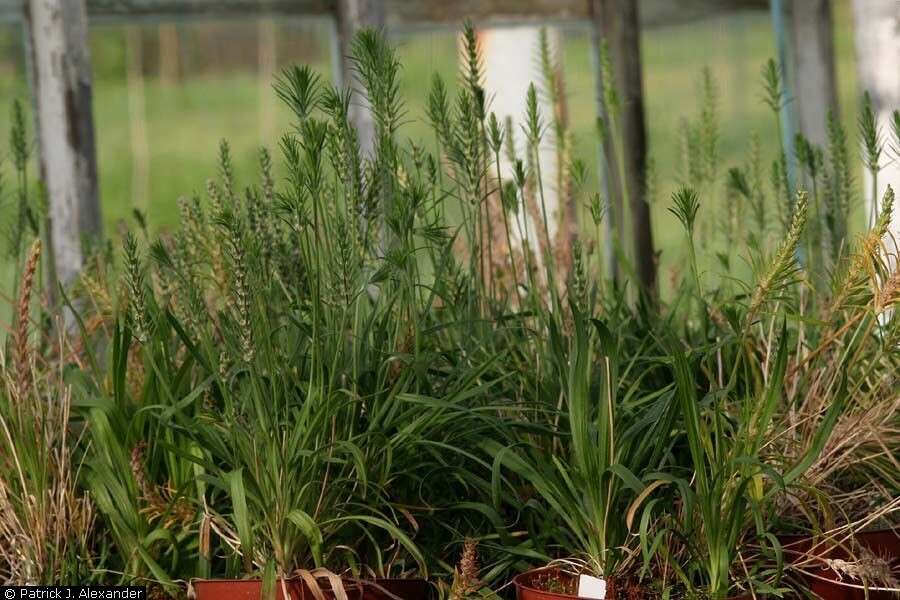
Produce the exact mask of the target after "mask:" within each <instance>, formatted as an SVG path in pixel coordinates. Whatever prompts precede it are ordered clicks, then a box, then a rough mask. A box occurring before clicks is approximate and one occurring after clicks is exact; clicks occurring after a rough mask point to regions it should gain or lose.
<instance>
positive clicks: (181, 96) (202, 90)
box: [0, 2, 862, 322]
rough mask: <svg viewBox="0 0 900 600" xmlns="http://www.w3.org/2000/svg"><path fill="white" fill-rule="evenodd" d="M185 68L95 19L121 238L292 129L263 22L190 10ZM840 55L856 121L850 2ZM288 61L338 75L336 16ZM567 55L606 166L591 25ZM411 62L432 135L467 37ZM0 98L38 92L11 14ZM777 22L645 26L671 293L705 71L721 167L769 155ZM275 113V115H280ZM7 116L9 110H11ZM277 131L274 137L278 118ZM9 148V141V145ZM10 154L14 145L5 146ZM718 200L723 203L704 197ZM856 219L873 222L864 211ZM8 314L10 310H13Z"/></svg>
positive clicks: (451, 38)
mask: <svg viewBox="0 0 900 600" xmlns="http://www.w3.org/2000/svg"><path fill="white" fill-rule="evenodd" d="M178 27H179V32H180V42H179V44H180V46H181V48H180V56H181V64H180V69H181V73H180V76H179V78H178V80H177V82H175V83H165V82H163V81H161V79H160V77H159V72H160V70H159V66H158V63H159V61H158V60H157V56H156V54H155V53H154V52H153V49H154V44H155V40H156V39H158V36H157V33H158V25H156V24H145V25H139V26H130V27H127V26H122V25H97V26H95V27H93V28H92V31H91V51H92V60H93V64H94V69H95V87H94V107H95V124H96V129H97V136H98V143H99V150H98V151H99V168H100V178H101V195H102V203H103V217H104V221H105V225H106V234H107V236H109V237H110V238H111V239H113V240H114V242H115V243H118V239H119V233H118V230H120V229H121V226H122V223H123V222H124V221H126V220H130V214H131V211H132V209H133V208H140V209H141V210H142V211H144V212H147V213H148V220H149V223H150V226H151V227H152V228H154V229H160V228H163V229H164V228H167V227H171V226H172V225H173V224H174V223H175V222H176V220H177V208H176V200H177V198H178V197H179V196H180V195H184V194H192V193H195V192H197V193H199V192H201V191H202V190H203V187H204V184H205V181H206V179H207V178H208V177H211V176H214V175H215V169H216V166H215V165H216V155H217V146H218V143H219V140H220V139H222V138H225V139H227V140H228V141H229V143H230V145H231V148H232V154H233V157H234V159H235V164H236V165H237V172H238V176H239V178H241V179H242V180H243V181H244V182H245V183H249V182H251V181H254V180H255V177H256V168H255V162H256V153H257V149H258V147H259V145H260V144H265V145H267V146H268V147H269V148H270V149H275V148H276V145H277V136H278V134H279V133H280V132H283V131H286V130H287V127H289V122H288V115H287V111H286V110H285V109H284V108H283V107H281V106H280V104H279V103H277V102H276V101H275V100H274V98H273V94H272V92H271V88H270V87H269V86H268V85H267V81H268V76H260V73H259V69H258V59H257V46H256V38H255V32H256V30H257V27H258V23H257V22H255V21H252V20H251V21H249V22H248V21H236V20H232V21H225V22H217V23H208V22H207V23H200V22H189V23H187V24H184V25H179V26H178ZM835 30H836V31H835V35H836V57H837V69H838V82H839V93H840V102H841V113H842V118H843V120H844V123H845V124H846V125H847V127H848V128H849V129H850V131H851V132H854V131H855V119H856V116H855V115H856V110H857V106H858V95H859V90H858V89H857V84H856V77H855V67H854V51H853V32H852V27H851V19H850V11H849V7H848V6H847V3H845V2H838V3H837V4H836V13H835ZM275 32H276V40H277V63H278V66H279V68H280V67H282V66H285V65H288V64H292V63H296V62H308V63H311V64H313V65H314V66H315V67H316V68H317V69H319V70H320V72H321V73H322V74H323V77H324V78H325V79H326V80H330V79H331V71H332V67H331V58H330V28H329V26H327V25H326V24H325V22H324V21H291V20H280V21H278V22H277V23H276V24H275ZM128 36H133V37H132V39H136V38H135V37H134V36H136V37H142V38H143V40H144V43H143V44H142V48H143V54H144V72H145V77H144V80H143V85H144V106H145V115H146V132H147V133H146V134H147V140H148V150H149V153H148V157H147V158H148V162H147V169H148V172H149V177H148V187H147V188H146V190H143V191H141V189H140V186H137V188H136V187H135V186H134V184H133V176H134V161H133V160H132V155H133V146H132V132H133V127H132V122H131V118H130V115H129V85H128V78H127V67H126V65H127V60H128V53H127V50H126V49H127V47H128V45H127V38H128ZM563 39H564V47H563V59H564V68H565V77H566V82H567V89H568V93H569V102H570V107H569V108H570V114H571V122H572V127H573V131H574V133H575V136H576V148H577V152H576V154H577V156H580V157H582V158H583V159H584V160H585V162H586V163H587V164H588V165H589V166H591V167H595V165H596V160H595V156H596V154H595V152H596V146H595V144H596V142H595V139H594V136H593V121H594V100H593V74H592V72H591V57H590V41H589V37H588V33H587V32H586V31H583V30H574V29H573V30H566V31H565V32H564V38H563ZM396 42H397V43H398V44H399V45H400V55H401V56H400V57H401V62H402V64H403V65H404V73H403V94H404V96H405V98H406V99H407V103H408V104H407V107H408V117H409V125H408V128H407V135H408V136H409V137H411V138H413V139H420V140H423V141H426V142H428V141H429V140H430V135H427V134H428V131H427V128H426V125H425V124H424V122H423V115H424V111H423V109H424V101H425V96H426V93H427V82H428V81H429V78H430V76H431V73H432V72H434V71H437V72H439V73H441V74H442V75H443V76H444V78H445V80H446V81H448V82H450V83H452V81H453V78H454V72H455V68H456V65H455V60H456V41H455V34H454V33H453V32H435V33H415V34H410V35H404V36H401V37H398V38H396ZM0 49H2V52H0V106H2V107H9V106H11V103H12V102H13V100H14V99H15V98H21V99H23V100H27V88H26V85H25V78H24V76H23V67H22V59H21V43H20V34H19V32H18V30H17V29H16V28H14V27H13V26H7V27H6V29H5V30H4V33H3V36H2V46H0ZM774 52H775V50H774V42H773V36H772V31H771V21H770V17H769V14H768V13H767V12H742V13H733V14H729V15H721V16H714V17H708V18H705V19H702V20H700V21H695V22H690V23H685V24H680V25H671V26H663V27H654V28H652V29H649V30H645V31H644V34H643V53H644V81H645V93H646V109H647V119H648V125H649V136H650V149H651V157H652V160H653V163H654V165H655V171H656V180H657V181H658V187H657V190H656V193H655V198H654V203H655V204H654V210H653V217H654V219H655V221H654V233H655V237H656V243H657V248H658V250H660V251H661V252H662V254H661V261H662V271H661V274H660V279H661V281H662V282H663V286H664V292H665V288H666V287H668V283H667V280H668V278H669V275H670V274H671V271H672V269H674V268H677V265H678V264H679V263H680V262H681V258H682V257H681V256H680V255H679V253H680V250H679V248H680V247H681V241H682V237H681V236H682V234H681V230H680V227H677V226H676V222H675V220H674V218H673V217H672V216H671V215H670V214H669V213H668V211H667V210H666V208H667V207H668V205H669V202H668V198H669V196H670V194H671V192H672V191H673V189H674V188H675V187H676V186H677V184H678V181H679V179H678V172H679V164H680V145H679V135H678V131H679V123H680V121H681V119H683V118H684V117H690V118H693V117H694V116H695V115H696V113H697V111H698V99H699V83H700V75H701V71H702V69H703V68H704V67H707V66H708V67H709V68H710V70H711V72H712V74H713V76H714V78H715V81H716V84H717V91H718V98H719V109H720V115H719V121H720V129H721V131H720V133H721V146H720V154H721V159H722V160H721V167H722V168H721V172H723V173H724V172H725V171H726V170H727V168H728V167H730V166H733V165H737V164H741V163H743V162H744V160H745V157H746V152H747V148H746V145H747V140H748V139H749V136H750V134H751V132H753V131H755V132H758V133H759V135H760V140H761V147H762V155H763V157H764V158H765V159H766V162H765V165H766V167H767V168H768V162H769V160H770V159H771V157H773V156H774V154H773V152H774V148H775V147H776V146H775V144H776V143H777V140H776V137H775V132H774V131H775V130H774V121H773V118H772V115H771V113H770V112H769V111H768V109H767V108H766V107H765V106H764V105H763V103H762V101H761V85H760V82H761V78H760V69H761V67H762V65H763V64H764V63H765V61H766V60H767V59H768V58H769V57H771V56H773V55H774ZM273 113H274V116H273ZM7 114H8V113H7ZM267 128H268V129H269V130H271V131H274V132H275V135H274V136H272V138H271V139H263V138H264V137H265V134H264V132H265V130H266V129H267ZM8 135H9V118H2V119H0V136H2V138H0V139H2V140H4V141H5V140H6V139H8ZM4 146H5V145H4ZM3 156H4V157H5V156H6V151H5V149H4V152H3ZM2 168H3V171H4V181H5V182H6V183H5V185H4V186H3V192H2V194H3V201H4V203H3V208H2V209H0V219H2V223H4V225H3V231H4V232H6V231H7V230H8V227H9V225H8V223H10V221H11V219H10V218H9V215H10V212H9V209H8V207H9V206H10V203H11V202H12V194H11V191H10V187H11V186H10V185H9V182H10V181H11V175H12V174H11V173H10V167H9V164H8V161H6V160H4V164H3V166H2ZM704 200H705V202H706V204H705V206H711V205H714V204H715V203H717V202H723V201H725V200H724V195H723V196H722V198H721V199H720V198H705V199H704ZM856 214H857V216H856V218H855V222H856V223H857V225H859V224H861V214H862V213H861V211H857V213H856ZM11 279H12V271H11V265H10V261H9V259H8V258H5V259H3V260H2V262H0V291H2V292H3V295H4V296H6V295H8V290H10V289H11ZM7 314H8V312H7V311H6V310H4V313H3V317H4V318H3V319H2V321H3V322H8V319H7V318H5V317H6V316H7Z"/></svg>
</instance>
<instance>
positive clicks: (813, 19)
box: [788, 0, 838, 159]
mask: <svg viewBox="0 0 900 600" xmlns="http://www.w3.org/2000/svg"><path fill="white" fill-rule="evenodd" d="M788 16H789V20H790V29H791V46H792V49H791V50H792V52H791V55H792V57H793V73H792V75H793V79H794V92H795V93H796V94H797V98H796V102H797V116H798V117H799V118H798V120H799V126H800V131H801V132H802V133H803V135H804V136H805V137H806V138H807V139H808V140H810V141H811V142H812V143H814V144H816V145H817V146H820V147H825V146H827V144H828V126H827V125H828V113H829V111H834V112H835V113H837V107H838V104H837V86H836V84H835V77H834V32H833V25H832V17H831V0H794V1H793V2H792V3H790V5H789V15H788ZM788 159H791V157H788Z"/></svg>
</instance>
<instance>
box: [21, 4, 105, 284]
mask: <svg viewBox="0 0 900 600" xmlns="http://www.w3.org/2000/svg"><path fill="white" fill-rule="evenodd" d="M25 20H26V35H27V36H28V37H29V47H30V51H31V68H32V75H31V77H32V86H33V90H32V94H33V97H34V103H35V110H34V113H35V121H36V124H37V132H38V142H39V146H40V155H41V174H42V177H43V181H44V184H45V186H46V190H47V195H48V201H49V221H50V224H49V225H50V226H49V238H50V244H51V247H52V253H51V255H52V258H53V268H54V271H52V272H54V273H55V278H56V280H58V281H59V282H61V283H62V284H63V285H69V284H70V283H72V281H73V280H74V279H75V278H76V277H77V275H78V272H79V271H80V270H81V267H82V265H83V263H84V253H83V250H82V241H83V238H91V237H95V236H99V235H100V228H101V220H100V203H99V195H98V189H97V156H96V151H95V148H94V119H93V114H92V111H91V65H90V58H89V53H88V48H87V16H86V13H85V4H84V0H28V3H27V5H26V14H25ZM51 289H53V288H52V287H51Z"/></svg>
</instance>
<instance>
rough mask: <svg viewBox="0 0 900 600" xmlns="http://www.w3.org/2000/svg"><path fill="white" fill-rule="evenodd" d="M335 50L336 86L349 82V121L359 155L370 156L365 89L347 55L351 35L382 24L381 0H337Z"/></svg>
mask: <svg viewBox="0 0 900 600" xmlns="http://www.w3.org/2000/svg"><path fill="white" fill-rule="evenodd" d="M336 9H337V41H338V43H337V50H338V52H340V67H341V68H340V71H339V73H336V74H335V75H336V76H337V75H340V80H338V81H336V82H335V83H336V84H337V85H339V86H341V85H343V86H348V85H349V86H352V89H353V97H354V100H353V102H351V104H350V122H351V123H352V124H353V126H354V127H356V130H357V132H358V134H359V148H360V152H361V153H362V155H363V156H372V154H373V152H374V148H375V122H374V120H373V118H372V112H371V110H370V107H369V100H368V96H367V94H366V91H365V89H364V88H363V86H362V84H361V83H360V82H359V80H358V78H357V77H355V75H354V70H353V61H352V60H351V58H350V55H351V49H352V43H353V37H354V36H355V35H356V32H357V31H359V30H360V29H362V28H364V27H374V28H381V27H384V19H385V11H384V0H337V2H336Z"/></svg>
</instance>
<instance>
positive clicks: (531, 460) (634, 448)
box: [485, 308, 676, 600]
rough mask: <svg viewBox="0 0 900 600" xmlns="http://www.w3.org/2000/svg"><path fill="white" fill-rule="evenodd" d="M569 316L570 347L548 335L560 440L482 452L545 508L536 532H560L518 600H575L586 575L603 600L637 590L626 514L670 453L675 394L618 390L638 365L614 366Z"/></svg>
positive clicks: (608, 349)
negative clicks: (556, 554)
mask: <svg viewBox="0 0 900 600" xmlns="http://www.w3.org/2000/svg"><path fill="white" fill-rule="evenodd" d="M573 313H574V315H575V321H574V326H573V328H572V330H573V334H572V337H571V339H570V340H569V342H568V345H566V344H565V342H564V340H565V338H564V336H562V335H561V333H560V332H559V331H558V330H556V329H555V328H551V340H552V342H551V347H552V348H555V349H557V350H558V351H559V350H561V352H560V353H559V354H558V355H557V356H556V357H555V359H554V368H555V371H556V376H557V377H558V378H559V380H560V381H561V382H563V386H562V395H563V402H564V404H563V406H564V411H563V412H562V413H561V414H560V415H559V417H558V422H559V432H558V435H559V438H557V439H556V440H554V441H552V442H551V443H548V444H546V446H540V445H535V444H531V445H525V444H516V445H510V446H503V445H501V444H499V443H496V442H485V448H486V449H487V450H488V451H489V452H490V454H491V455H492V456H493V457H494V464H495V465H496V466H502V467H504V468H506V469H508V470H509V471H510V472H511V473H513V474H514V475H515V476H516V477H517V481H521V482H523V485H527V486H529V487H530V488H533V491H534V494H536V495H537V497H539V498H540V499H541V500H542V501H543V503H544V508H543V509H542V512H541V521H540V522H542V523H544V527H547V528H551V527H559V529H558V530H555V531H558V532H559V539H560V543H561V544H564V545H563V547H562V548H560V550H561V552H562V554H561V556H560V559H559V560H556V561H553V562H551V563H550V565H549V566H548V567H544V568H540V569H535V570H531V571H526V572H524V573H521V574H520V575H518V576H516V577H515V578H514V580H513V581H514V583H515V585H516V590H517V596H518V597H519V598H520V600H533V599H538V598H548V597H554V596H556V597H558V596H560V595H561V596H567V597H573V596H576V595H578V592H577V590H578V583H579V575H582V574H584V575H588V576H591V577H594V578H596V579H600V580H603V581H604V582H605V585H606V590H607V591H606V593H607V596H606V597H608V598H622V597H625V596H626V595H627V594H629V593H634V592H633V591H631V590H633V589H636V588H639V587H640V585H641V584H639V582H638V580H637V576H636V568H635V564H634V554H633V553H632V552H631V551H629V550H627V549H626V548H627V546H628V545H629V544H630V542H631V540H630V539H629V536H628V530H627V527H626V524H625V519H624V514H625V513H626V511H627V510H628V508H629V506H630V505H631V504H632V503H633V502H634V501H635V499H636V498H637V497H638V496H639V495H641V494H642V492H643V491H644V490H645V488H646V486H645V484H644V483H643V482H642V481H641V479H640V477H641V476H642V475H643V474H644V473H645V472H646V471H647V470H648V469H655V468H657V466H658V464H659V463H660V461H661V460H662V458H663V456H664V455H665V454H666V452H667V451H668V449H669V444H670V443H671V435H670V434H671V427H672V423H673V418H674V414H675V408H676V405H675V402H674V395H673V393H672V389H671V388H668V389H663V390H661V391H658V392H655V393H650V394H647V395H644V396H637V395H636V392H635V390H636V389H638V387H637V386H626V385H624V383H623V378H622V374H621V373H622V371H630V370H631V369H632V368H633V367H634V366H635V365H636V364H637V363H639V362H640V361H641V359H642V357H640V356H639V355H634V356H631V357H629V358H628V359H627V361H626V363H625V364H624V365H622V366H620V360H621V358H622V353H621V352H620V350H619V345H618V343H617V339H616V338H615V336H614V335H613V334H612V332H611V331H610V330H609V329H608V328H607V326H606V325H605V324H604V323H603V322H602V321H599V320H596V319H588V318H585V317H583V316H582V315H580V314H579V313H578V311H577V309H576V308H573ZM496 466H495V470H494V474H495V478H499V476H500V475H501V472H500V471H499V470H497V468H496ZM500 484H501V480H500V479H495V485H500ZM514 493H516V494H517V493H518V492H514ZM557 523H558V524H557ZM536 535H537V532H536Z"/></svg>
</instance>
